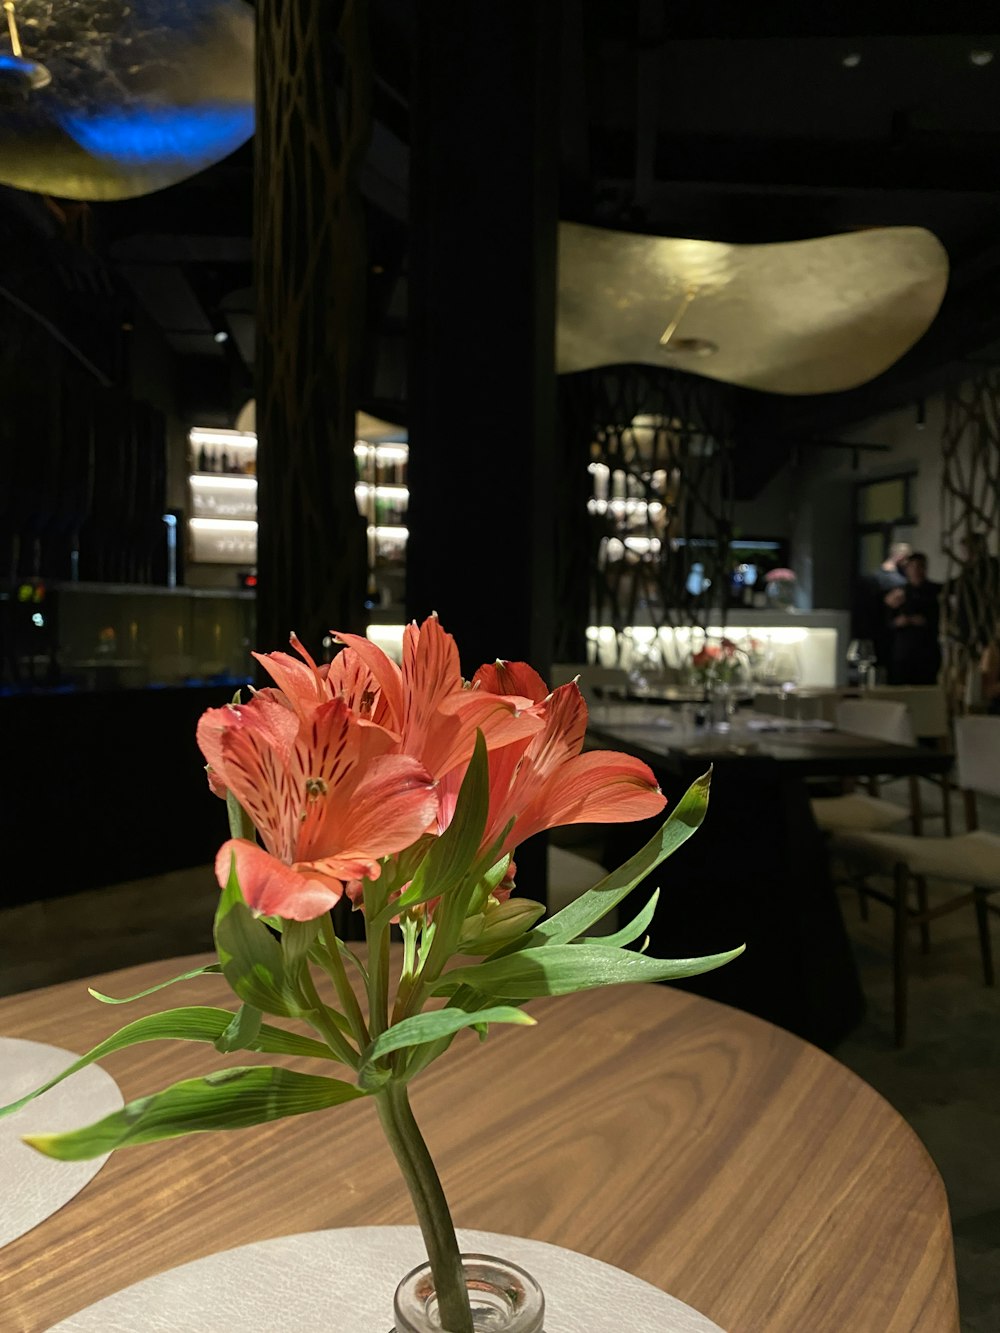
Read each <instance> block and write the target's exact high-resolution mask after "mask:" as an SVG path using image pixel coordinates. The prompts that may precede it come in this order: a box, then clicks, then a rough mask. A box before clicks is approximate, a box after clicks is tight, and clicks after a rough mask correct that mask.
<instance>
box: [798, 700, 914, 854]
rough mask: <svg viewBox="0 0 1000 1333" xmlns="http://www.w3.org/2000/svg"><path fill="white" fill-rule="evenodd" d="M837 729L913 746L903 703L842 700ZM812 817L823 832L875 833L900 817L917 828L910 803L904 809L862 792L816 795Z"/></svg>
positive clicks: (907, 716)
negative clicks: (855, 831) (853, 831)
mask: <svg viewBox="0 0 1000 1333" xmlns="http://www.w3.org/2000/svg"><path fill="white" fill-rule="evenodd" d="M836 719H837V728H838V730H839V731H849V732H852V733H853V734H854V735H856V736H870V737H871V738H872V739H873V740H880V741H890V742H891V743H893V744H895V745H914V744H916V738H915V736H914V734H913V724H912V722H911V721H910V714H909V711H908V709H907V707H906V705H905V704H902V703H892V702H888V703H887V702H883V701H881V700H879V701H875V700H872V701H869V700H867V699H845V700H842V701H841V702H840V703H838V704H837V711H836ZM811 805H812V812H813V817H814V818H815V820H816V823H817V824H818V825H819V827H820V828H821V829H822V830H823V832H824V833H834V832H839V831H841V830H858V831H867V832H877V831H878V830H881V829H890V828H892V827H893V825H894V824H901V823H902V822H903V820H904V819H910V820H911V821H912V822H913V827H914V832H918V831H919V820H916V819H914V811H913V806H912V804H911V807H910V808H909V809H907V807H906V806H905V805H898V804H897V803H896V802H895V801H884V800H882V799H881V798H880V797H878V796H877V795H870V794H867V793H865V792H858V791H852V792H846V793H845V794H844V795H842V796H817V797H815V798H814V799H813V801H812V802H811Z"/></svg>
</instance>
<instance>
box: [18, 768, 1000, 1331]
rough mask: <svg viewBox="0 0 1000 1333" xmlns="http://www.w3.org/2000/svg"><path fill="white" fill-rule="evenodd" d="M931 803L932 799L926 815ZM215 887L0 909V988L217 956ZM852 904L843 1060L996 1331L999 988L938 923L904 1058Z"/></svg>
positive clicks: (886, 970)
mask: <svg viewBox="0 0 1000 1333" xmlns="http://www.w3.org/2000/svg"><path fill="white" fill-rule="evenodd" d="M887 794H889V795H893V793H892V792H891V790H890V791H889V792H888V793H887ZM932 800H933V797H932V796H931V795H930V794H928V799H927V803H926V804H927V806H928V807H929V806H930V803H931V801H932ZM956 814H957V809H956ZM981 817H982V823H983V826H984V827H986V828H989V829H990V830H992V831H994V832H1000V802H996V803H994V804H992V805H990V804H987V805H986V807H985V808H984V809H981ZM928 831H929V832H933V831H934V830H933V829H930V830H928ZM217 893H218V891H217V889H216V887H215V881H214V877H213V875H212V873H211V870H210V869H209V868H208V867H205V868H202V869H197V870H187V871H178V872H176V873H174V874H169V875H162V876H158V877H156V878H154V879H148V880H142V881H139V882H136V883H131V884H121V885H116V886H114V887H113V888H110V889H101V890H95V891H92V892H86V893H80V894H76V895H74V896H72V897H68V898H61V899H54V900H50V901H48V902H43V903H30V904H26V905H23V906H18V907H13V908H9V909H7V910H5V911H0V994H9V993H13V992H17V991H21V990H27V989H30V988H32V987H35V986H44V985H48V984H50V983H52V982H56V981H64V980H69V979H71V978H73V977H79V976H87V975H90V974H93V973H96V972H102V971H110V970H112V969H114V968H116V967H125V966H127V965H129V964H132V963H139V962H144V961H147V960H149V959H154V958H161V957H172V956H177V955H182V954H188V953H196V952H198V951H201V950H205V949H210V948H211V947H212V933H211V924H212V915H213V911H214V907H215V902H216V898H217ZM843 908H844V916H845V919H846V921H847V925H848V930H849V932H850V934H851V937H852V940H853V942H854V946H855V950H856V954H857V958H858V964H859V967H860V970H861V976H862V981H863V984H864V988H865V993H866V996H867V999H868V1009H869V1012H868V1017H867V1019H866V1020H865V1022H864V1024H863V1025H862V1026H861V1027H860V1028H859V1029H858V1031H857V1032H855V1033H854V1034H853V1035H852V1036H851V1037H850V1039H849V1040H848V1041H846V1042H845V1043H844V1044H843V1045H842V1046H841V1048H840V1049H839V1050H838V1051H837V1053H836V1054H837V1056H838V1058H839V1059H841V1060H842V1061H843V1062H844V1064H846V1065H847V1066H848V1067H849V1068H851V1069H853V1070H854V1071H855V1072H856V1073H857V1074H859V1075H860V1076H861V1077H862V1078H864V1079H866V1080H867V1081H868V1082H869V1083H871V1084H872V1086H873V1087H875V1088H877V1089H878V1091H879V1092H881V1093H882V1094H883V1096H884V1097H886V1098H887V1099H888V1100H889V1101H890V1102H891V1103H892V1104H893V1105H894V1106H895V1107H896V1108H897V1110H899V1111H900V1113H901V1114H902V1115H904V1116H905V1117H906V1119H907V1120H908V1121H909V1122H910V1124H911V1125H912V1126H913V1127H914V1129H915V1130H916V1131H917V1133H918V1134H919V1135H920V1137H921V1138H922V1139H923V1141H924V1143H925V1144H926V1145H927V1147H928V1149H929V1150H930V1153H931V1155H932V1156H933V1158H934V1160H935V1161H936V1163H937V1165H938V1167H939V1169H940V1171H941V1174H942V1176H943V1178H944V1181H945V1184H946V1186H947V1189H948V1196H949V1200H950V1203H951V1211H952V1219H953V1222H954V1228H955V1252H956V1259H957V1264H958V1274H959V1292H960V1300H961V1305H962V1328H963V1330H964V1333H996V1330H997V1329H1000V991H998V990H987V989H986V988H985V987H984V986H983V984H982V974H981V971H980V964H979V951H978V945H977V941H976V935H975V924H974V920H973V915H972V911H971V909H970V910H969V911H968V913H964V912H963V913H956V914H955V915H953V916H950V917H946V918H944V919H942V920H941V921H940V922H936V923H934V926H933V948H932V951H931V953H930V955H929V956H928V957H925V958H923V957H920V956H919V954H916V951H915V956H914V964H913V975H912V982H911V987H910V1039H909V1042H908V1045H907V1047H906V1048H905V1049H904V1050H902V1051H897V1050H896V1049H895V1048H894V1046H893V1044H892V979H891V971H890V964H891V920H890V915H889V912H888V911H887V910H885V909H881V908H879V907H878V906H874V907H873V908H872V912H871V919H870V920H869V921H868V922H867V923H864V922H862V921H861V919H860V915H859V912H858V906H857V900H856V898H855V896H854V895H853V894H852V893H849V892H847V891H845V893H844V897H843Z"/></svg>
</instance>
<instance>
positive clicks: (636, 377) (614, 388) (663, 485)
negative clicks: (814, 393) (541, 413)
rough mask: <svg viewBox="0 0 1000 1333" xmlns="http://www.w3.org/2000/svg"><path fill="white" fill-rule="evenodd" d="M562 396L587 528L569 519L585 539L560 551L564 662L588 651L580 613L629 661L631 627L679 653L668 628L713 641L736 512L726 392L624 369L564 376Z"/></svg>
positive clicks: (722, 610) (722, 612)
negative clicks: (610, 636) (607, 633)
mask: <svg viewBox="0 0 1000 1333" xmlns="http://www.w3.org/2000/svg"><path fill="white" fill-rule="evenodd" d="M561 390H562V392H561V406H562V416H563V426H564V445H565V455H564V475H567V476H571V477H572V482H571V485H570V488H569V494H568V495H567V496H565V497H564V498H563V501H562V504H561V506H560V508H562V509H563V511H564V513H565V512H566V510H567V506H568V505H570V504H572V505H573V506H579V508H578V509H577V510H576V512H577V513H578V514H579V515H580V520H579V525H577V524H574V523H573V520H572V516H570V517H569V525H570V526H569V531H570V532H571V533H574V534H575V536H576V539H575V540H570V541H563V540H560V542H559V546H558V555H559V563H560V570H559V575H560V583H559V586H560V587H562V588H563V591H564V593H565V596H564V597H563V598H562V599H561V602H560V613H561V616H562V619H563V623H562V624H561V625H560V628H559V633H558V634H557V643H556V651H557V655H558V654H562V656H563V660H566V658H567V656H569V655H570V654H571V653H572V646H573V644H574V643H575V645H576V646H577V652H579V650H580V647H582V645H581V644H580V635H579V628H580V624H579V620H580V616H581V613H582V614H583V615H586V617H587V620H586V622H585V623H587V624H590V625H596V626H611V627H612V628H613V630H614V632H615V635H616V639H617V652H616V657H617V659H618V660H621V659H622V657H623V654H624V655H625V656H627V653H628V645H627V643H626V642H625V639H624V632H625V630H626V627H629V626H642V627H647V626H648V627H652V629H654V630H656V631H657V638H658V640H659V641H660V642H661V643H665V644H668V645H669V644H670V643H673V642H675V640H674V638H673V636H663V635H660V634H659V631H660V630H661V629H666V628H670V629H676V628H678V627H681V626H683V627H687V628H688V629H689V630H690V629H700V630H701V631H702V634H704V632H705V630H706V629H707V627H708V625H709V624H712V625H714V626H718V625H720V624H722V625H724V624H725V617H726V605H727V600H728V596H727V594H728V587H727V579H728V576H729V563H730V553H729V543H730V539H731V537H732V516H733V476H732V473H733V466H732V465H733V450H732V430H731V423H730V413H729V410H728V403H727V391H726V389H724V388H722V387H720V386H718V385H716V384H713V383H711V382H709V381H705V380H699V379H696V378H694V377H691V376H687V375H683V374H678V373H675V372H670V371H664V370H659V369H656V368H652V367H645V366H618V367H611V368H608V369H602V370H594V371H587V372H584V373H581V374H578V375H570V376H564V377H563V379H562V381H561ZM581 479H582V480H581ZM584 516H585V517H584ZM584 570H586V574H587V579H586V583H587V586H586V593H585V596H584V595H583V594H582V590H581V584H582V575H583V571H584ZM571 616H572V617H574V618H575V624H574V623H570V617H571ZM684 641H685V642H687V641H688V637H687V636H685V639H684ZM571 660H582V659H581V658H580V657H579V656H574V657H572V658H571ZM674 665H676V663H674Z"/></svg>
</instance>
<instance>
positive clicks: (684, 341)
mask: <svg viewBox="0 0 1000 1333" xmlns="http://www.w3.org/2000/svg"><path fill="white" fill-rule="evenodd" d="M663 350H664V352H666V353H667V355H668V356H714V355H715V354H716V352H717V351H718V350H719V344H718V343H714V342H712V341H711V340H710V339H709V338H672V339H671V340H670V342H669V343H667V344H665V345H664V348H663Z"/></svg>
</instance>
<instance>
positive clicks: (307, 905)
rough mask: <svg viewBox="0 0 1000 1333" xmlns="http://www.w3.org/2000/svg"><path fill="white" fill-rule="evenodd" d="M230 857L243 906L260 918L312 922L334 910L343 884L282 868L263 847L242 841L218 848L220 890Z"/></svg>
mask: <svg viewBox="0 0 1000 1333" xmlns="http://www.w3.org/2000/svg"><path fill="white" fill-rule="evenodd" d="M233 857H235V858H236V876H237V878H238V879H239V882H240V889H241V891H242V893H243V897H244V898H245V900H246V903H247V906H248V907H249V908H250V910H251V911H252V912H256V913H258V914H259V915H261V916H280V917H283V918H284V919H285V920H287V921H312V920H313V918H314V917H317V916H322V915H323V913H324V912H328V911H329V910H330V908H331V907H333V906H335V905H336V904H337V903H338V902H339V901H340V899H341V897H342V895H343V892H344V886H343V884H340V883H337V882H336V881H327V880H324V879H321V878H320V877H319V876H317V875H313V874H309V873H301V872H299V871H298V870H294V869H292V867H291V866H286V865H283V864H282V862H281V861H279V860H278V859H277V858H276V857H274V856H271V854H270V853H269V852H266V851H265V850H264V849H263V847H258V846H257V845H256V843H253V842H248V841H247V840H246V839H245V838H231V839H230V840H229V841H228V842H225V843H223V844H222V846H221V847H220V848H219V852H218V855H217V856H216V858H215V877H216V879H217V880H218V881H219V885H220V887H224V886H225V884H226V882H227V881H228V879H229V869H230V866H231V864H232V858H233Z"/></svg>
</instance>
